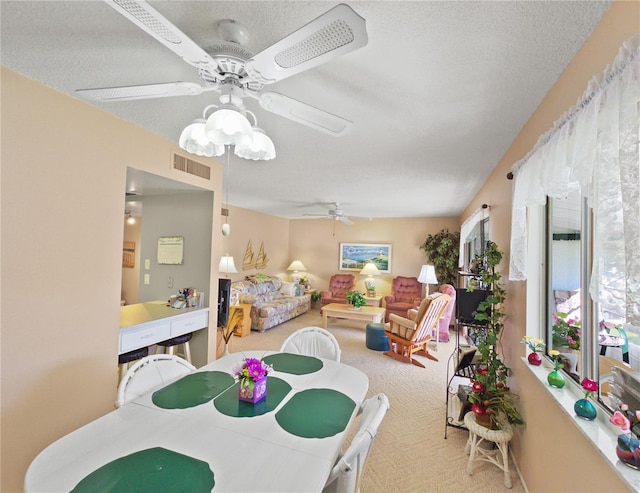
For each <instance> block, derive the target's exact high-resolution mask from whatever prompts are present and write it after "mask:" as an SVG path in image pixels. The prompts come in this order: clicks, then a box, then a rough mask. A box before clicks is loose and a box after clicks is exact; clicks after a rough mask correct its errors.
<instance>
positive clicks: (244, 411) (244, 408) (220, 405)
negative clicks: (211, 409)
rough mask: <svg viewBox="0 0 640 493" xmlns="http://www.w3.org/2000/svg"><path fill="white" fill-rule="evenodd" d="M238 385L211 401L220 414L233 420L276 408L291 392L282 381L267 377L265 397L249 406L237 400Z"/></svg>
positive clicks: (287, 385)
mask: <svg viewBox="0 0 640 493" xmlns="http://www.w3.org/2000/svg"><path fill="white" fill-rule="evenodd" d="M239 385H240V384H239V383H236V384H235V385H234V386H233V387H231V388H230V389H229V390H227V391H226V392H225V393H224V394H222V395H220V396H218V397H217V398H216V399H215V400H214V401H213V405H214V406H216V409H217V410H218V411H220V412H221V413H222V414H226V415H227V416H233V417H235V418H249V417H253V416H260V415H262V414H265V413H268V412H271V411H273V410H274V409H275V408H276V407H278V404H280V403H281V402H282V399H284V398H285V396H286V395H287V394H288V393H289V392H290V391H291V386H290V385H289V384H288V383H287V382H285V381H284V380H281V379H280V378H276V377H267V397H265V398H264V399H262V400H261V401H260V402H257V403H255V404H251V403H250V402H244V401H241V400H240V399H238V386H239Z"/></svg>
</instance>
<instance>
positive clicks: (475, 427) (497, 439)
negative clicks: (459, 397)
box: [464, 412, 513, 488]
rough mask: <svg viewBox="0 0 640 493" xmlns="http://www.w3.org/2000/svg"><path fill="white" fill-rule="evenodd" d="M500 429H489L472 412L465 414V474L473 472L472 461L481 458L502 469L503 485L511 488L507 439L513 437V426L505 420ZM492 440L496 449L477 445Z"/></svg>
mask: <svg viewBox="0 0 640 493" xmlns="http://www.w3.org/2000/svg"><path fill="white" fill-rule="evenodd" d="M500 424H501V426H502V429H501V430H490V429H489V428H486V427H484V426H481V425H479V424H478V423H477V422H476V415H475V414H473V413H472V412H470V413H467V414H465V416H464V425H465V426H466V427H467V428H468V429H469V439H468V440H467V445H466V446H465V448H464V453H465V454H468V455H469V462H467V474H469V475H470V476H471V475H472V474H473V461H477V460H478V461H479V460H483V461H486V462H491V463H492V464H495V465H496V466H498V467H499V468H500V469H502V470H503V471H504V485H505V486H506V487H507V488H511V475H510V474H509V455H508V451H509V441H510V440H511V438H512V437H513V428H511V425H510V424H509V423H507V422H503V423H500ZM484 440H486V441H488V442H493V443H495V444H496V446H497V449H486V448H483V447H480V446H479V445H480V444H481V443H482V442H483V441H484Z"/></svg>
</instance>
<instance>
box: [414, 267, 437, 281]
mask: <svg viewBox="0 0 640 493" xmlns="http://www.w3.org/2000/svg"><path fill="white" fill-rule="evenodd" d="M418 282H421V283H422V284H438V278H437V277H436V269H435V267H434V266H433V265H423V266H422V268H421V269H420V274H419V275H418Z"/></svg>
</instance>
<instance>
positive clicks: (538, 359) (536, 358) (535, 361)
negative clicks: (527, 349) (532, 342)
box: [527, 351, 542, 366]
mask: <svg viewBox="0 0 640 493" xmlns="http://www.w3.org/2000/svg"><path fill="white" fill-rule="evenodd" d="M527 361H529V364H530V365H533V366H540V364H541V363H542V356H540V355H539V354H538V353H537V352H535V351H534V352H532V353H529V356H527Z"/></svg>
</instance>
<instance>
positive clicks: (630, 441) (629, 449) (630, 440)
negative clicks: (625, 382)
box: [609, 403, 640, 469]
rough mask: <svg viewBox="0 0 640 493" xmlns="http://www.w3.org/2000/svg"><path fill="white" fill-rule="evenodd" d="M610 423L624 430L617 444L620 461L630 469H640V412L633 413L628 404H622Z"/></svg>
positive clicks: (610, 419)
mask: <svg viewBox="0 0 640 493" xmlns="http://www.w3.org/2000/svg"><path fill="white" fill-rule="evenodd" d="M609 422H611V423H613V424H614V425H616V426H617V427H619V428H620V429H621V430H622V433H621V434H620V435H618V440H617V442H618V443H617V444H616V455H617V456H618V459H620V460H621V461H622V462H623V463H624V464H626V465H627V466H629V467H632V468H634V469H640V440H638V434H640V410H638V409H636V410H635V411H632V410H631V409H629V406H628V405H627V404H624V403H621V404H620V405H619V406H618V409H617V410H616V411H615V412H614V413H613V415H612V416H611V417H610V418H609Z"/></svg>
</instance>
